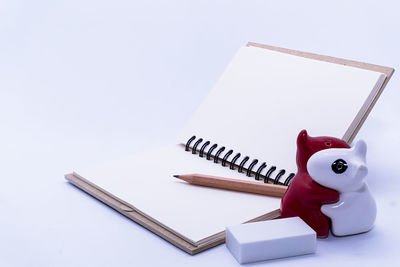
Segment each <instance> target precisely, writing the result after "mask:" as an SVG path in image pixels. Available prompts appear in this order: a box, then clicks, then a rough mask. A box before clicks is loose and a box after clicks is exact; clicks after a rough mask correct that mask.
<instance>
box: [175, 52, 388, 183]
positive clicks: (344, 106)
mask: <svg viewBox="0 0 400 267" xmlns="http://www.w3.org/2000/svg"><path fill="white" fill-rule="evenodd" d="M384 78H385V75H383V74H382V73H380V72H374V71H369V70H364V69H359V68H355V67H350V66H344V65H339V64H334V63H328V62H324V61H319V60H313V59H308V58H303V57H299V56H294V55H289V54H286V53H281V52H275V51H271V50H268V49H262V48H258V47H243V48H241V49H240V50H239V51H238V52H237V54H236V55H235V57H234V59H233V60H232V61H231V63H230V64H229V66H228V68H227V69H226V70H225V72H224V74H223V75H222V77H221V78H220V80H219V81H218V82H217V83H216V85H215V87H214V88H213V89H212V91H211V92H210V94H209V95H208V97H207V98H206V100H205V101H204V102H203V103H202V104H201V105H200V107H199V109H198V111H197V112H196V113H195V115H194V116H193V117H192V118H191V120H190V121H189V123H188V124H187V125H186V127H185V128H184V130H183V132H182V134H181V135H180V136H179V143H186V141H187V140H188V139H189V138H190V137H191V136H192V135H196V136H197V138H200V137H201V138H203V139H204V141H203V142H202V143H200V144H199V146H198V148H200V147H201V146H202V144H204V142H205V141H206V140H209V141H210V142H211V144H214V143H217V144H218V145H219V147H222V146H225V147H226V148H227V149H233V150H234V153H233V154H232V155H231V156H230V158H229V159H232V157H233V156H234V155H235V154H236V153H237V152H240V153H241V157H240V158H239V159H238V160H237V161H236V163H237V164H239V163H240V162H241V159H243V158H244V156H250V158H251V159H259V162H258V164H257V165H256V166H255V167H254V168H253V170H257V168H258V167H259V166H260V164H261V163H262V162H263V161H265V162H266V163H267V165H268V166H269V167H270V166H272V165H275V166H277V170H276V171H275V175H276V173H277V172H278V171H279V170H280V169H286V170H287V172H286V175H287V174H289V173H290V172H293V173H295V172H296V166H295V157H296V137H297V135H298V133H299V132H300V130H302V129H306V130H307V131H308V133H309V134H310V135H312V136H320V135H327V136H334V137H338V138H342V137H343V135H344V134H345V132H346V130H347V129H348V128H349V127H350V125H351V123H352V121H353V120H354V119H355V117H356V115H357V113H358V112H359V110H360V109H361V107H362V106H363V103H364V102H365V101H366V99H367V97H368V95H369V94H370V93H371V91H373V90H374V88H375V89H379V88H380V87H381V85H382V83H383V81H384ZM192 145H193V143H192ZM210 146H211V145H209V146H208V148H210ZM205 151H206V152H207V149H206V150H205ZM216 151H217V149H215V150H214V151H213V154H215V152H216ZM226 151H228V150H225V153H226ZM223 155H224V153H222V154H221V156H220V158H221V157H223ZM229 159H228V161H229ZM249 164H250V160H249V161H248V162H247V163H246V165H245V167H246V166H248V165H249ZM267 170H268V168H265V169H264V172H263V174H265V172H266V171H267ZM286 175H285V176H286ZM271 177H274V175H271Z"/></svg>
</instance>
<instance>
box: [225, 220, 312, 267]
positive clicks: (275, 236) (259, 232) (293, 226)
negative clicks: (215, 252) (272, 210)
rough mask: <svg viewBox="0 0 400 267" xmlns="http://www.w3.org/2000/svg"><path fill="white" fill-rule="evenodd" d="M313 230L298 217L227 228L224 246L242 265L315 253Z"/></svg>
mask: <svg viewBox="0 0 400 267" xmlns="http://www.w3.org/2000/svg"><path fill="white" fill-rule="evenodd" d="M316 245H317V236H316V233H315V231H314V230H313V229H312V228H311V227H310V226H308V225H307V224H306V223H305V222H304V221H303V220H302V219H300V218H299V217H293V218H285V219H278V220H271V221H264V222H255V223H247V224H241V225H234V226H229V227H227V228H226V247H227V248H228V249H229V250H230V252H231V253H232V255H233V256H234V257H235V258H236V260H237V261H238V262H239V263H241V264H243V263H249V262H256V261H264V260H271V259H277V258H283V257H290V256H298V255H304V254H310V253H314V252H315V249H316Z"/></svg>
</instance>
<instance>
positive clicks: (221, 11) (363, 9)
mask: <svg viewBox="0 0 400 267" xmlns="http://www.w3.org/2000/svg"><path fill="white" fill-rule="evenodd" d="M0 7H1V8H0V123H1V124H0V125H1V130H0V168H1V173H2V176H1V186H0V214H1V218H0V240H1V242H0V265H1V266H162V265H163V266H166V265H167V266H168V265H171V266H172V265H173V266H238V265H239V264H238V263H237V262H236V260H235V259H234V258H233V257H232V256H231V255H230V253H229V251H228V250H227V249H226V247H225V246H224V245H222V246H218V247H216V248H213V249H211V250H209V251H206V252H204V253H201V254H199V255H196V256H194V257H192V256H189V255H187V254H186V253H184V252H182V251H180V250H179V249H176V248H175V247H174V246H172V245H170V244H169V243H168V242H165V241H163V240H161V239H160V238H158V237H157V236H155V235H154V234H152V233H150V232H148V231H146V230H144V229H143V228H142V227H140V226H138V225H136V224H134V223H132V222H131V221H130V220H128V219H126V218H124V217H123V216H121V215H119V214H118V213H116V212H114V211H113V210H111V209H110V208H108V207H106V206H104V205H99V203H98V201H97V200H95V199H92V198H91V197H89V196H87V195H86V194H84V193H82V192H80V191H79V190H77V189H76V188H74V187H73V186H71V185H69V184H68V183H67V182H66V181H65V180H64V177H63V174H64V173H67V172H70V171H71V170H73V169H75V168H80V167H84V166H88V165H91V164H93V163H100V162H103V161H107V160H112V159H116V158H120V157H122V156H124V155H127V154H131V153H133V152H139V151H140V150H143V149H147V148H149V147H157V146H159V145H162V144H170V143H171V139H172V138H173V137H174V136H175V135H176V134H177V133H178V132H179V131H180V127H182V126H183V125H184V124H185V123H186V122H187V121H188V119H189V118H190V117H191V116H192V115H193V112H194V110H195V109H196V108H197V107H198V105H199V104H200V103H201V102H202V101H203V99H204V97H205V96H206V95H207V93H208V91H209V89H210V88H211V87H212V86H213V84H214V83H215V82H216V80H217V79H218V77H220V76H221V74H222V71H223V70H224V68H225V67H226V65H227V64H228V62H229V60H230V59H231V58H232V56H233V55H234V53H235V52H236V51H237V49H238V48H239V47H242V46H243V45H244V44H245V43H246V42H247V41H256V42H260V43H266V44H271V45H276V46H283V47H288V48H293V49H298V50H304V51H310V52H315V53H320V54H326V55H331V56H338V57H343V58H349V59H355V60H361V61H365V62H370V63H375V64H381V65H387V66H391V67H394V68H396V69H397V70H399V67H400V64H399V62H400V52H399V47H400V32H399V31H400V20H399V18H398V10H399V7H400V6H399V4H398V3H397V1H379V2H370V1H351V2H350V1H333V2H322V1H301V2H294V1H291V2H290V3H289V2H284V1H264V0H260V1H258V0H256V1H204V0H203V1H175V0H171V1H158V2H155V1H141V2H132V1H123V0H117V1H113V2H110V1H91V0H81V1H58V2H55V1H50V2H49V1H43V0H39V1H22V0H12V1H11V0H10V1H4V0H3V1H1V2H0ZM399 87H400V82H399V73H395V74H394V76H393V78H392V79H391V81H390V82H389V84H388V86H387V87H386V89H385V91H384V92H383V94H382V96H381V98H380V99H379V101H378V103H377V104H376V106H375V107H374V109H373V111H372V112H371V114H370V116H369V118H368V120H367V121H366V123H365V124H364V126H363V128H362V129H361V132H360V133H359V135H358V137H357V138H362V139H364V140H365V141H366V142H367V144H368V149H369V150H368V155H367V157H368V158H367V161H368V168H369V175H368V177H367V181H368V184H369V186H370V190H371V192H372V194H373V195H374V197H375V199H376V201H377V206H378V215H377V219H376V223H375V227H374V228H373V229H372V231H370V232H369V233H367V234H362V235H357V236H351V237H346V238H334V237H329V238H328V239H324V240H318V244H317V246H318V249H317V252H316V254H313V255H307V256H299V257H294V258H286V259H279V260H273V261H270V262H266V263H265V262H262V263H258V264H254V265H255V266H263V265H268V266H270V265H271V264H274V266H275V265H276V266H321V265H322V264H323V265H324V266H334V267H337V266H357V265H363V266H376V265H380V266H384V265H389V266H390V265H394V264H396V263H398V262H399V261H400V255H399V253H398V251H400V242H399V240H400V229H399V227H398V226H399V225H400V216H399V214H400V201H399V200H400V198H399V192H400V179H399V175H400V165H399V164H398V161H399V160H398V154H399V151H400V139H399V136H400V126H399V119H398V116H399V114H400V105H399V104H398V101H399V99H400V93H399V92H400V91H399V90H398V89H399ZM267 102H268V101H267V100H266V103H267ZM265 123H267V122H265Z"/></svg>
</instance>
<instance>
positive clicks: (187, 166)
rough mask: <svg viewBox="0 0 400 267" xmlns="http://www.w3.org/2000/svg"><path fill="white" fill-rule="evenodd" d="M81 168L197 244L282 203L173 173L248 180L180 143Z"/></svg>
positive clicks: (87, 176) (84, 174) (86, 175)
mask: <svg viewBox="0 0 400 267" xmlns="http://www.w3.org/2000/svg"><path fill="white" fill-rule="evenodd" d="M75 172H76V173H77V174H79V175H80V176H81V177H83V178H85V179H86V180H89V181H90V182H92V183H94V184H95V185H97V186H99V187H101V188H102V189H104V190H106V191H107V192H110V193H111V194H113V195H114V196H116V197H118V198H119V199H122V200H123V201H125V202H127V203H129V204H131V205H132V206H134V207H135V208H137V209H138V210H139V211H140V212H141V213H144V214H146V215H147V216H150V217H152V218H153V219H154V220H156V221H158V222H160V223H161V224H163V225H164V226H166V227H168V228H170V229H172V230H173V231H175V232H176V233H177V234H179V235H180V236H181V237H183V238H184V239H186V240H187V241H188V242H191V243H193V244H194V243H199V242H201V241H202V240H203V239H205V238H207V237H209V236H211V235H214V234H218V233H219V232H222V231H224V230H225V227H226V226H227V225H231V224H240V223H244V222H247V221H249V220H251V219H254V218H256V217H259V216H261V215H264V214H266V213H269V212H271V211H274V210H276V209H279V207H280V202H281V201H280V198H277V197H265V196H261V195H255V194H249V193H242V192H234V191H229V190H221V189H217V188H207V187H203V186H196V185H191V184H188V183H186V182H184V181H182V180H178V179H175V178H173V175H174V174H187V173H204V174H208V175H214V176H220V177H232V178H236V179H243V180H248V179H246V178H248V177H247V176H245V175H243V174H240V173H238V172H233V173H232V171H230V170H229V168H223V167H222V166H221V165H220V164H214V163H213V161H208V160H205V159H204V158H200V157H199V156H198V154H196V155H193V154H192V153H188V152H186V151H185V147H183V146H180V145H172V146H167V147H161V148H157V149H150V150H148V151H145V152H143V153H137V154H136V155H133V156H129V157H126V158H123V159H119V160H115V161H111V162H107V163H104V164H99V165H96V166H92V167H88V168H83V169H78V170H75ZM230 174H232V175H230Z"/></svg>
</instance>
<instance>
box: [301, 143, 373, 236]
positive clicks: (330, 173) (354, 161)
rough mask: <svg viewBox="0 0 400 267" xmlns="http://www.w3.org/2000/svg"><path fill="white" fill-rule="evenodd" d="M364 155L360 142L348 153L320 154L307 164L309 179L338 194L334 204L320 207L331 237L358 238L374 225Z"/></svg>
mask: <svg viewBox="0 0 400 267" xmlns="http://www.w3.org/2000/svg"><path fill="white" fill-rule="evenodd" d="M366 152H367V145H366V144H365V142H364V141H362V140H360V141H358V142H357V143H356V144H355V146H354V147H352V148H351V149H343V148H333V149H326V150H321V151H319V152H316V153H315V154H313V155H312V156H311V157H310V159H309V160H308V163H307V170H308V173H309V174H310V176H311V178H312V179H313V180H314V181H315V182H317V183H318V184H320V185H323V186H325V187H328V188H331V189H334V190H337V191H338V192H339V201H338V202H336V203H333V204H325V205H322V207H321V211H322V213H323V214H325V215H326V216H328V217H329V218H330V219H331V221H332V229H331V230H332V233H333V234H334V235H337V236H345V235H352V234H359V233H363V232H367V231H369V230H371V228H372V227H373V225H374V222H375V218H376V204H375V200H374V199H373V197H372V195H371V193H370V191H369V189H368V185H367V183H366V182H365V176H366V175H367V173H368V169H367V167H366Z"/></svg>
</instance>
